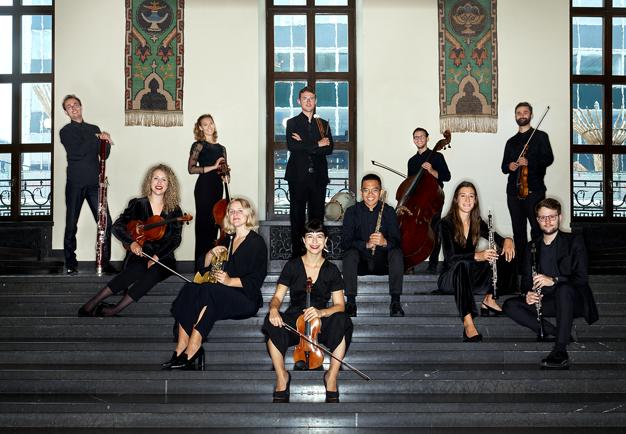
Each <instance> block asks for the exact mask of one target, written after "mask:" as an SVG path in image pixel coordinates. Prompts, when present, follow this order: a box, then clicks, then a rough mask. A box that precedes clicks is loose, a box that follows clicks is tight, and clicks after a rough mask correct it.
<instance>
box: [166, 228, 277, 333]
mask: <svg viewBox="0 0 626 434" xmlns="http://www.w3.org/2000/svg"><path fill="white" fill-rule="evenodd" d="M225 241H228V237H227V238H226V239H225ZM203 271H204V270H201V272H203ZM224 271H226V272H227V273H228V275H229V276H230V277H238V278H240V279H241V283H242V285H243V288H236V287H232V286H226V285H223V284H221V283H202V284H198V283H186V284H185V286H183V288H182V289H181V291H180V293H179V294H178V297H177V298H176V300H175V301H174V304H173V306H172V314H173V315H174V318H176V321H177V322H178V323H179V324H180V325H181V326H182V327H183V329H184V330H185V332H186V333H187V334H188V335H191V332H192V331H193V329H194V328H195V329H196V330H198V331H199V332H200V334H201V335H202V338H203V339H204V338H206V337H207V336H208V334H209V333H210V331H211V329H212V328H213V325H214V324H215V321H218V320H224V319H246V318H250V317H252V316H254V315H256V313H257V312H258V310H259V308H260V307H261V306H262V305H263V298H262V296H261V286H262V285H263V281H264V280H265V276H266V275H267V247H266V245H265V241H264V240H263V237H261V235H259V234H257V233H256V232H254V231H250V233H248V235H247V236H246V238H245V239H244V240H243V241H242V242H241V244H240V245H239V247H238V248H237V250H235V252H234V253H231V254H230V257H229V259H228V262H226V264H225V266H224ZM205 306H206V310H205V312H204V315H203V316H202V318H201V319H200V321H198V324H196V325H195V326H194V324H195V323H196V321H197V320H198V316H199V315H200V312H201V311H202V309H203V308H204V307H205Z"/></svg>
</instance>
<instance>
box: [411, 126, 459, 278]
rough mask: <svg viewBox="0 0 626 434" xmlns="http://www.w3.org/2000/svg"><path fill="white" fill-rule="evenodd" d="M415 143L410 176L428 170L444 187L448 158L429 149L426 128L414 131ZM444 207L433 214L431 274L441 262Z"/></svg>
mask: <svg viewBox="0 0 626 434" xmlns="http://www.w3.org/2000/svg"><path fill="white" fill-rule="evenodd" d="M413 143H415V146H416V147H417V153H416V154H415V155H413V156H412V157H411V158H410V159H409V161H408V163H407V165H408V176H409V177H411V176H414V175H417V173H418V172H419V171H420V169H421V170H425V171H427V172H428V173H429V174H430V175H432V176H433V177H434V178H435V179H436V180H437V183H438V184H439V187H441V188H442V189H443V183H444V182H448V181H450V177H451V176H450V170H449V169H448V165H447V164H446V159H445V158H444V157H443V155H442V154H441V153H440V152H437V151H431V150H430V149H428V131H426V130H425V129H424V128H421V127H417V128H415V130H414V131H413ZM442 209H443V202H442V204H441V208H439V209H438V210H437V213H436V214H435V215H434V216H433V218H432V221H431V223H430V225H431V227H432V228H433V232H434V233H435V245H434V246H433V250H432V251H431V252H430V258H429V259H428V268H427V272H428V273H429V274H437V264H438V263H439V251H440V250H441V241H440V240H439V221H440V220H441V211H442Z"/></svg>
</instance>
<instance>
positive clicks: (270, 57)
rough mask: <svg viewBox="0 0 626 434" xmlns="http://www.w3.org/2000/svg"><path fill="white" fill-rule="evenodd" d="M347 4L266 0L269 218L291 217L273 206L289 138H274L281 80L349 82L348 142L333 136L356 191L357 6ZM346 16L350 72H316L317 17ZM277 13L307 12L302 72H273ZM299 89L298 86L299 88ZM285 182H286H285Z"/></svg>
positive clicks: (302, 13)
mask: <svg viewBox="0 0 626 434" xmlns="http://www.w3.org/2000/svg"><path fill="white" fill-rule="evenodd" d="M347 3H348V4H347V5H346V6H315V0H306V5H299V6H274V5H273V0H265V17H266V77H267V81H266V92H265V93H266V121H267V122H266V168H267V171H266V186H267V187H266V194H265V196H266V208H265V209H266V219H268V220H288V219H289V214H276V213H275V207H274V193H275V189H274V185H275V169H274V152H275V151H280V150H286V149H287V143H286V141H282V142H280V141H275V138H274V114H275V113H274V109H275V107H274V102H275V101H274V84H275V83H276V82H278V81H296V80H300V81H305V82H307V83H308V84H309V85H311V86H315V83H316V82H317V81H324V80H332V81H346V82H347V83H348V131H349V138H348V141H347V142H338V141H337V139H336V138H335V136H334V133H335V132H334V131H333V139H335V140H334V143H335V144H334V150H335V151H346V150H347V151H348V155H349V157H348V158H349V162H348V188H349V189H350V190H351V191H355V190H354V188H355V178H356V143H357V134H356V116H357V115H356V113H357V111H356V100H357V99H356V85H357V82H356V79H357V73H356V29H355V27H356V25H355V24H356V19H355V15H356V7H355V0H347ZM316 14H317V15H319V14H323V15H346V16H347V18H348V71H347V72H316V71H315V63H316V62H315V16H316ZM276 15H305V16H306V22H307V29H306V32H307V39H306V41H307V48H306V59H307V60H306V63H307V70H306V71H302V72H276V71H274V17H275V16H276ZM298 90H299V89H298ZM285 185H286V181H285Z"/></svg>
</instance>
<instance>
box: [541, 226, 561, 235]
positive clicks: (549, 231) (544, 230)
mask: <svg viewBox="0 0 626 434" xmlns="http://www.w3.org/2000/svg"><path fill="white" fill-rule="evenodd" d="M558 230H559V228H558V226H557V227H555V228H553V229H548V230H546V229H542V232H543V233H544V235H552V234H554V233H556V232H557V231H558Z"/></svg>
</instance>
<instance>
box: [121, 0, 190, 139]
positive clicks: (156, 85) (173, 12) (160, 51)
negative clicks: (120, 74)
mask: <svg viewBox="0 0 626 434" xmlns="http://www.w3.org/2000/svg"><path fill="white" fill-rule="evenodd" d="M184 6H185V1H184V0H126V64H125V67H124V73H125V78H126V95H125V108H126V125H143V126H157V127H171V126H181V125H182V124H183V72H184V69H183V9H184Z"/></svg>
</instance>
